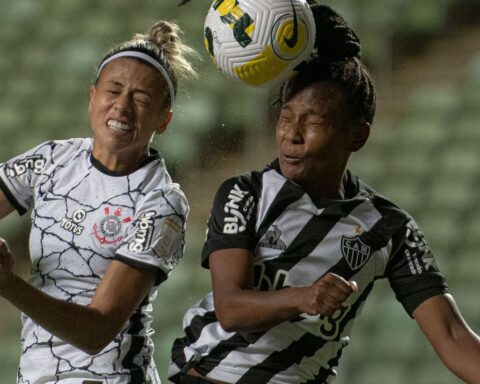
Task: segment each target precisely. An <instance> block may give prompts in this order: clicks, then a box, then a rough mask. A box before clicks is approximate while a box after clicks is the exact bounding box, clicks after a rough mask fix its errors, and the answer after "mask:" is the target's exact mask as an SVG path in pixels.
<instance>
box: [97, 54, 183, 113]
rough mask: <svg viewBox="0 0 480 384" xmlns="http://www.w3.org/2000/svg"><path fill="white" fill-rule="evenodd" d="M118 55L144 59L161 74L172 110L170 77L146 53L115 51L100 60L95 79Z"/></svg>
mask: <svg viewBox="0 0 480 384" xmlns="http://www.w3.org/2000/svg"><path fill="white" fill-rule="evenodd" d="M120 57H134V58H136V59H140V60H143V61H146V62H147V63H149V64H151V65H153V66H154V67H155V68H156V69H158V71H159V72H160V73H161V74H162V75H163V77H164V78H165V81H166V82H167V86H168V92H169V94H170V111H171V110H172V106H173V100H174V99H175V88H174V87H173V83H172V80H171V79H170V76H169V75H168V72H167V70H166V69H165V68H164V67H163V65H162V64H160V62H159V61H157V60H155V59H154V58H153V57H151V56H149V55H147V54H146V53H143V52H139V51H121V52H118V53H115V54H114V55H112V56H110V57H109V58H108V59H106V60H105V61H103V62H102V64H101V65H100V68H98V71H97V79H98V77H99V76H100V72H102V69H103V68H104V67H105V65H107V64H108V63H109V62H111V61H113V60H115V59H118V58H120Z"/></svg>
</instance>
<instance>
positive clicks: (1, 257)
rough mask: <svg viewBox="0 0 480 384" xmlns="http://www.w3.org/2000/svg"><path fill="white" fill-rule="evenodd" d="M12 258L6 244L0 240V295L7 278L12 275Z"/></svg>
mask: <svg viewBox="0 0 480 384" xmlns="http://www.w3.org/2000/svg"><path fill="white" fill-rule="evenodd" d="M12 270H13V256H12V253H11V252H10V249H9V248H8V244H7V242H6V241H5V240H4V239H2V238H0V293H1V292H2V291H3V288H4V287H5V286H6V284H7V280H8V278H9V277H10V276H11V275H12Z"/></svg>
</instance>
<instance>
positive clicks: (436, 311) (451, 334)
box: [413, 294, 480, 384]
mask: <svg viewBox="0 0 480 384" xmlns="http://www.w3.org/2000/svg"><path fill="white" fill-rule="evenodd" d="M413 317H414V318H415V320H416V321H417V323H418V325H419V326H420V328H421V329H422V331H423V333H424V334H425V336H426V337H427V339H428V340H429V341H430V343H431V344H432V346H433V348H434V349H435V351H436V352H437V354H438V355H439V357H440V359H441V360H442V361H443V363H444V364H445V366H447V367H448V368H449V369H450V370H451V371H452V372H453V373H454V374H456V375H457V376H458V377H460V378H461V379H463V380H464V381H465V382H467V383H469V384H480V338H479V337H478V336H477V335H476V334H475V333H474V332H473V331H472V330H471V329H470V328H469V326H468V325H467V324H466V322H465V321H464V319H463V318H462V315H461V314H460V311H459V310H458V308H457V305H456V303H455V301H454V299H453V297H452V296H450V295H448V294H446V295H438V296H434V297H432V298H430V299H428V300H426V301H424V302H423V303H422V304H420V305H419V306H418V307H417V308H416V309H415V311H414V312H413Z"/></svg>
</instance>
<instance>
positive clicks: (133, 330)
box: [122, 296, 149, 384]
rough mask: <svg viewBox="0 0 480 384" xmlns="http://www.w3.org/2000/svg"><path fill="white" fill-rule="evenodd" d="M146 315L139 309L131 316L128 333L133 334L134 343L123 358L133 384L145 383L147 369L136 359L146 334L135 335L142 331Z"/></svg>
mask: <svg viewBox="0 0 480 384" xmlns="http://www.w3.org/2000/svg"><path fill="white" fill-rule="evenodd" d="M148 302H149V301H148V296H147V297H145V299H144V300H143V301H142V303H141V304H140V306H139V308H141V307H143V306H145V305H147V304H148ZM143 316H144V315H143V314H142V312H141V311H140V309H139V310H137V311H136V312H135V313H134V314H133V315H132V316H131V317H130V328H128V330H127V332H126V333H127V334H130V335H132V343H131V344H130V348H129V350H128V352H127V354H126V355H125V357H124V359H123V360H122V365H123V366H124V367H125V368H126V369H128V370H129V371H130V377H131V381H130V383H132V384H143V383H145V371H144V368H143V367H142V366H139V365H138V364H135V362H134V360H135V357H136V356H137V355H139V354H140V353H141V352H142V349H143V345H144V344H145V337H144V336H135V335H138V334H139V333H140V331H141V330H142V329H143V327H144V325H143V323H142V317H143Z"/></svg>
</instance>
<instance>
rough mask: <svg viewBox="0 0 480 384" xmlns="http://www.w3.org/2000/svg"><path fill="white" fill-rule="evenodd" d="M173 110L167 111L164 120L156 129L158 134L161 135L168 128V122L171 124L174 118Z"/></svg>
mask: <svg viewBox="0 0 480 384" xmlns="http://www.w3.org/2000/svg"><path fill="white" fill-rule="evenodd" d="M172 116H173V112H172V111H166V112H165V115H164V117H163V121H162V122H161V123H160V125H159V126H158V128H157V129H156V130H155V133H156V134H157V135H161V134H162V133H163V132H165V130H166V129H167V126H168V124H170V120H172Z"/></svg>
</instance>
